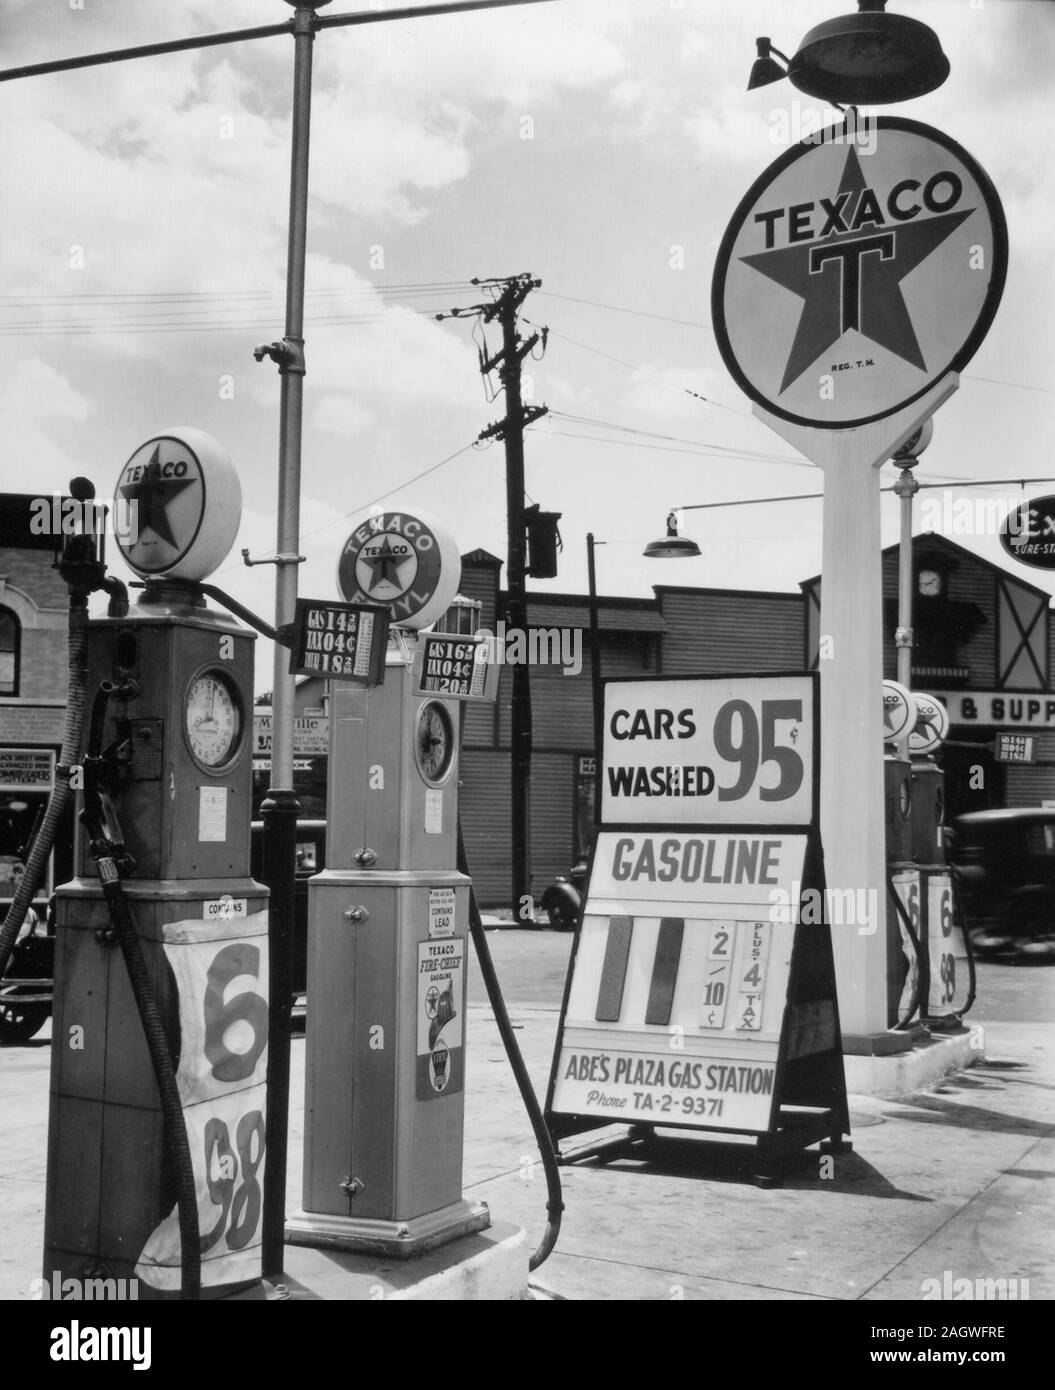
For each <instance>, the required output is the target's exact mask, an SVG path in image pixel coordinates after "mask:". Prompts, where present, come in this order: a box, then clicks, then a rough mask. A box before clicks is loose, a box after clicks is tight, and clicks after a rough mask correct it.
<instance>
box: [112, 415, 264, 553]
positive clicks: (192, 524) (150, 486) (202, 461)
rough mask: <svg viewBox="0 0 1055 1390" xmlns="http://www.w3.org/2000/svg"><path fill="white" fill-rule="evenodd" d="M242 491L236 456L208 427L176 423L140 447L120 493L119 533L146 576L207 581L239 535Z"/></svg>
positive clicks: (124, 474)
mask: <svg viewBox="0 0 1055 1390" xmlns="http://www.w3.org/2000/svg"><path fill="white" fill-rule="evenodd" d="M241 518H242V489H241V486H240V484H239V482H238V474H237V473H236V472H235V468H234V464H233V463H232V462H231V457H230V455H229V454H228V452H227V450H226V449H225V448H224V447H223V445H222V444H220V443H218V442H217V441H216V440H215V439H213V437H212V435H210V434H206V433H205V431H204V430H199V429H195V428H194V427H193V426H191V425H177V426H175V427H173V428H172V429H168V430H162V431H161V432H160V433H159V434H156V435H154V437H153V438H152V439H148V440H147V441H146V443H145V444H141V445H140V446H139V448H138V449H137V450H136V451H135V453H134V454H133V455H132V457H131V458H130V459H129V460H128V462H127V463H126V464H125V466H124V468H123V469H122V470H121V476H120V478H119V479H118V482H117V488H116V490H115V492H114V531H115V539H116V541H117V546H118V549H119V550H120V551H121V554H122V555H123V556H124V558H125V561H126V563H127V564H128V566H129V568H130V569H133V570H135V572H136V573H137V574H140V575H142V576H143V577H144V578H145V579H161V578H165V579H187V580H199V579H205V578H207V576H208V575H210V574H212V573H213V571H214V570H215V569H217V568H218V567H219V566H220V565H221V564H222V563H223V561H224V559H225V558H226V556H227V552H228V551H229V550H230V549H231V546H232V545H233V544H234V540H235V537H236V536H237V535H238V526H239V523H240V522H241Z"/></svg>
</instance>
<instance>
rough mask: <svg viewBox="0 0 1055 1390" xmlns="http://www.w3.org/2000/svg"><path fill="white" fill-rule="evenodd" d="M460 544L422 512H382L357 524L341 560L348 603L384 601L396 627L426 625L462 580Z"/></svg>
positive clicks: (341, 585) (340, 584) (444, 608)
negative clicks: (359, 524)
mask: <svg viewBox="0 0 1055 1390" xmlns="http://www.w3.org/2000/svg"><path fill="white" fill-rule="evenodd" d="M461 574H462V564H461V557H460V556H459V553H458V546H457V543H456V542H455V540H454V537H453V536H452V535H451V533H450V532H449V531H448V530H447V529H446V527H444V526H443V525H442V524H441V523H440V522H439V521H436V520H434V519H433V518H432V517H430V516H427V515H426V514H425V513H424V512H421V511H416V512H415V513H414V514H413V515H411V514H410V513H409V512H380V513H378V515H376V516H372V517H370V519H369V520H368V521H364V522H363V524H362V525H361V526H359V527H357V528H356V529H355V530H354V531H353V532H352V534H351V535H350V536H349V537H348V540H347V541H346V542H345V545H344V549H343V550H342V551H341V556H340V559H339V561H338V563H337V587H338V588H339V589H340V591H341V595H342V597H343V598H344V599H345V600H346V601H347V602H348V603H380V604H383V605H384V606H385V607H386V608H387V609H388V611H389V614H390V618H391V622H392V623H393V625H395V626H398V627H409V628H423V627H428V625H429V624H430V623H433V622H435V621H436V619H437V618H439V617H440V616H441V615H442V614H443V613H445V612H446V611H447V609H448V608H449V607H450V605H451V600H452V599H453V598H454V596H455V594H456V593H457V592H458V586H459V584H460V582H461Z"/></svg>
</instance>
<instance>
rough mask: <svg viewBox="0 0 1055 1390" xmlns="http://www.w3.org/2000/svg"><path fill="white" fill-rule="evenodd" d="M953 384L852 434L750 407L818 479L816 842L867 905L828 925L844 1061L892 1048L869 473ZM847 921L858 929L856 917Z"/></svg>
mask: <svg viewBox="0 0 1055 1390" xmlns="http://www.w3.org/2000/svg"><path fill="white" fill-rule="evenodd" d="M958 385H959V377H958V376H957V374H956V373H955V372H950V373H948V374H947V375H946V376H944V377H942V378H941V379H940V380H939V381H938V382H936V383H935V384H934V386H932V387H931V388H930V390H929V391H927V392H926V394H925V395H923V396H921V397H920V398H919V400H917V401H914V402H913V403H912V404H911V405H909V406H906V407H905V409H904V410H901V411H898V412H897V413H896V414H893V415H888V416H886V417H885V418H884V419H882V420H877V421H874V422H873V423H871V424H868V425H861V426H858V427H857V428H856V429H846V430H832V429H820V428H816V427H814V426H804V425H799V424H793V423H791V422H789V421H787V420H782V419H780V418H779V417H778V416H776V415H773V414H771V413H770V412H769V411H768V410H765V409H764V408H763V407H761V406H759V405H755V406H753V407H752V409H753V413H754V414H755V415H757V416H758V418H759V419H760V420H762V421H763V423H765V424H766V425H768V426H769V428H770V429H772V430H774V431H775V432H776V433H777V434H779V435H780V436H781V437H782V438H783V439H786V440H787V441H788V443H789V444H792V445H793V446H794V447H795V448H796V449H798V450H799V452H800V453H801V454H804V455H805V456H806V458H808V459H810V460H811V462H813V463H815V464H817V466H818V467H819V468H821V469H822V470H823V472H824V530H823V546H824V549H823V561H822V587H821V622H820V634H821V636H820V672H821V841H822V844H823V846H824V861H825V875H826V879H827V885H828V888H829V890H831V891H833V892H837V893H841V894H843V895H846V894H848V893H853V894H854V897H853V899H850V898H847V897H846V896H843V897H842V898H841V899H840V901H843V902H849V901H852V902H853V903H854V904H855V906H856V905H857V904H862V905H863V904H867V905H868V923H867V926H866V927H865V928H864V929H862V928H861V927H860V926H859V925H849V926H841V927H840V926H833V928H832V948H833V952H834V956H835V972H836V979H837V983H838V992H839V1018H840V1023H841V1025H842V1030H843V1047H844V1051H846V1052H875V1051H878V1050H880V1048H881V1047H882V1044H879V1043H877V1038H878V1036H879V1035H880V1034H882V1035H884V1037H886V1038H888V1039H889V1040H890V1043H891V1044H893V1043H894V1042H895V1041H896V1039H895V1038H892V1037H891V1036H890V1034H889V1032H888V1025H887V1014H888V1006H887V934H886V919H887V910H888V904H887V890H886V851H885V840H886V830H885V824H886V822H885V816H884V808H883V798H884V788H883V740H882V735H881V726H880V716H881V691H882V685H883V628H882V549H881V544H880V530H879V503H880V492H879V468H880V465H881V464H883V463H885V462H886V460H887V459H889V458H890V456H891V455H892V454H893V453H894V452H895V451H896V450H897V449H898V447H899V446H900V445H901V444H902V443H903V442H904V441H905V440H906V439H908V438H909V437H910V436H911V435H912V434H914V433H915V431H916V430H918V429H919V427H920V426H921V425H922V424H923V422H924V421H925V420H927V419H928V418H929V417H930V416H931V415H932V414H933V413H934V411H935V410H937V408H938V407H939V406H940V405H942V403H943V402H944V401H946V400H947V399H948V398H949V397H950V396H951V395H952V394H953V392H954V391H955V390H956V389H957V386H958ZM844 920H847V919H844ZM848 920H850V921H851V922H857V921H859V916H858V914H857V913H855V914H854V916H853V917H852V918H849V919H848ZM906 1040H907V1035H906Z"/></svg>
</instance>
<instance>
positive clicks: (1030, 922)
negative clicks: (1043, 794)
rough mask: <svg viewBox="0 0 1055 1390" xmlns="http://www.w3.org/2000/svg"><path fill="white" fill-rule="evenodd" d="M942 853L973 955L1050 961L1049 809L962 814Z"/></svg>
mask: <svg viewBox="0 0 1055 1390" xmlns="http://www.w3.org/2000/svg"><path fill="white" fill-rule="evenodd" d="M947 846H948V853H949V859H950V862H951V864H952V869H953V874H954V876H955V880H956V887H957V891H958V897H959V902H960V907H961V910H962V912H963V916H964V922H965V924H966V926H967V930H968V931H969V933H970V936H971V944H972V945H973V946H974V949H975V950H976V951H977V952H978V954H979V955H985V956H998V957H1003V958H1006V959H1011V960H1019V961H1025V960H1049V959H1050V960H1055V809H1053V810H1047V809H1044V808H1041V807H1025V808H1015V809H1007V810H994V811H971V812H968V813H967V814H965V815H962V816H959V817H957V819H956V820H955V821H954V822H953V825H952V833H951V834H947Z"/></svg>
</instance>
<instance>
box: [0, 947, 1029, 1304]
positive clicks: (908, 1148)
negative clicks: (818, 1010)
mask: <svg viewBox="0 0 1055 1390" xmlns="http://www.w3.org/2000/svg"><path fill="white" fill-rule="evenodd" d="M489 941H490V942H491V943H492V946H493V951H494V955H495V957H496V961H497V965H498V969H499V972H500V975H502V976H503V977H507V978H510V979H512V980H514V981H515V983H513V984H510V985H508V986H507V993H508V995H509V997H510V999H511V1012H512V1016H513V1021H514V1025H515V1027H516V1032H517V1036H518V1039H519V1040H520V1043H521V1046H522V1049H523V1052H524V1056H525V1058H526V1061H527V1064H528V1067H529V1069H530V1071H531V1075H532V1077H533V1080H534V1082H535V1085H536V1087H537V1089H538V1091H539V1093H540V1094H544V1091H545V1085H546V1081H547V1078H548V1072H549V1065H550V1058H551V1053H552V1047H553V1042H554V1036H555V1031H556V1025H557V1017H558V1013H557V1004H558V997H559V991H558V995H557V996H555V995H554V994H553V984H554V981H558V982H559V981H560V980H562V978H563V961H564V959H565V958H566V955H567V950H568V947H569V944H570V939H569V938H567V937H562V936H558V935H556V934H553V933H548V932H543V933H525V932H520V931H510V932H491V933H489ZM983 971H984V972H985V973H984V974H983V977H982V979H983V998H984V1001H985V1002H984V1005H983V1006H982V1007H981V1008H980V1013H981V1014H982V1015H983V1016H984V1015H986V1014H990V1015H991V1014H993V1013H1002V1014H1005V1015H1007V1014H1011V1015H1013V1016H1012V1017H1010V1018H1009V1019H1001V1018H996V1019H991V1020H990V1021H988V1022H987V1023H986V1034H987V1040H986V1060H985V1061H984V1062H983V1063H982V1064H981V1065H979V1066H977V1067H975V1068H974V1069H972V1070H971V1071H968V1072H964V1073H961V1074H958V1075H956V1076H954V1077H952V1078H950V1079H948V1080H946V1081H945V1082H943V1083H942V1084H940V1085H938V1086H935V1087H934V1088H932V1089H930V1090H927V1091H924V1092H920V1093H919V1094H916V1095H913V1096H910V1097H906V1098H903V1099H899V1100H892V1101H879V1100H874V1099H869V1098H867V1097H853V1098H852V1100H851V1111H852V1115H851V1119H852V1127H853V1142H854V1150H853V1152H852V1153H849V1154H846V1155H844V1156H839V1157H836V1158H835V1159H834V1162H833V1163H822V1162H821V1161H820V1159H819V1158H818V1157H817V1156H816V1155H815V1156H814V1157H813V1158H811V1160H810V1162H809V1164H808V1165H807V1166H806V1167H805V1168H803V1169H802V1170H801V1171H800V1172H798V1173H797V1174H796V1175H794V1176H792V1177H790V1178H789V1179H788V1180H787V1181H786V1182H785V1184H784V1186H783V1187H781V1188H778V1189H774V1190H762V1189H759V1188H757V1187H755V1186H753V1185H751V1184H748V1183H745V1182H743V1181H742V1180H739V1178H738V1177H737V1175H736V1174H734V1173H733V1172H730V1171H724V1170H722V1169H716V1168H715V1167H714V1165H713V1164H712V1163H710V1162H709V1161H705V1160H701V1159H700V1158H699V1157H698V1155H696V1153H695V1151H694V1150H692V1149H691V1148H690V1149H689V1150H688V1151H687V1152H686V1151H685V1150H681V1151H680V1152H679V1153H677V1154H674V1155H671V1156H669V1157H668V1158H666V1159H665V1160H664V1161H660V1162H655V1163H649V1164H645V1163H643V1162H642V1161H640V1160H638V1159H626V1160H620V1161H616V1162H611V1163H608V1164H606V1165H602V1164H600V1163H598V1162H596V1161H595V1162H592V1163H589V1164H585V1165H578V1166H570V1167H565V1168H563V1169H562V1174H563V1179H564V1189H565V1192H564V1199H565V1203H566V1212H565V1217H564V1224H563V1229H562V1231H561V1235H560V1240H559V1242H558V1245H557V1249H556V1253H555V1254H554V1255H553V1256H552V1257H551V1258H550V1259H549V1260H548V1262H547V1263H546V1264H545V1265H544V1266H543V1267H542V1268H541V1269H540V1270H539V1271H537V1273H536V1274H535V1275H533V1276H532V1285H533V1288H534V1290H535V1292H536V1294H537V1295H544V1294H546V1293H548V1294H550V1295H551V1296H555V1297H558V1298H561V1299H570V1300H606V1301H610V1300H620V1299H625V1300H633V1301H657V1300H668V1299H687V1300H719V1301H757V1300H780V1301H788V1302H790V1301H810V1302H816V1301H830V1300H864V1301H870V1302H876V1303H879V1302H886V1303H889V1304H890V1305H891V1307H893V1303H894V1301H901V1300H905V1301H906V1302H910V1303H916V1302H921V1303H922V1302H923V1301H925V1300H926V1299H927V1295H928V1292H929V1293H931V1294H932V1295H933V1294H934V1291H935V1289H939V1290H940V1289H941V1288H942V1286H943V1283H944V1286H945V1287H946V1288H951V1287H952V1285H951V1282H950V1281H952V1280H967V1281H970V1284H971V1287H972V1288H974V1286H975V1281H976V1280H1005V1281H1009V1282H1008V1284H1007V1285H1005V1286H1004V1287H1005V1288H1007V1289H1010V1290H1012V1291H1017V1292H1018V1294H1019V1297H1020V1299H1022V1298H1024V1296H1028V1299H1029V1300H1031V1301H1033V1302H1042V1301H1044V1300H1050V1299H1051V1298H1053V1297H1055V1241H1053V1239H1052V1236H1053V1232H1055V1184H1053V1183H1052V1179H1053V1178H1055V1127H1053V1124H1052V1107H1051V1095H1052V1092H1053V1090H1055V1030H1053V1029H1052V1028H1051V1024H1050V1020H1051V1017H1052V1009H1051V1003H1052V1000H1053V998H1055V969H1047V970H1042V969H1032V970H1030V969H1025V968H1024V969H1018V970H1016V969H1015V968H1014V967H983ZM989 971H992V972H993V973H992V974H991V976H990V975H989V973H988V972H989ZM473 973H474V974H475V972H473ZM987 979H988V980H991V983H989V984H986V980H987ZM522 995H527V996H529V997H527V998H522V997H521V996H522ZM480 1000H481V995H480V990H479V982H478V981H477V983H475V984H473V985H472V987H471V990H470V1007H469V1018H468V1032H467V1046H468V1053H467V1055H468V1083H467V1098H466V1099H467V1103H466V1146H465V1168H464V1183H465V1192H466V1195H467V1196H468V1197H470V1198H473V1199H477V1198H483V1199H486V1200H487V1201H488V1202H489V1204H490V1206H491V1210H492V1212H493V1213H494V1215H495V1218H496V1219H498V1220H502V1221H511V1222H514V1223H516V1224H518V1225H521V1226H523V1227H524V1228H525V1229H526V1230H527V1232H528V1237H529V1242H530V1243H531V1245H532V1246H533V1245H534V1243H535V1242H536V1241H537V1240H538V1239H539V1237H540V1235H541V1232H542V1230H543V1226H544V1221H545V1184H544V1181H543V1176H542V1172H541V1168H540V1166H539V1162H538V1155H537V1152H536V1151H535V1147H534V1143H533V1139H532V1135H531V1130H530V1126H529V1125H528V1122H527V1119H526V1116H525V1114H524V1110H523V1107H522V1104H521V1101H520V1098H519V1095H518V1094H517V1091H516V1088H515V1086H514V1084H513V1081H512V1078H511V1074H510V1071H509V1067H508V1063H507V1061H506V1058H505V1054H504V1051H503V1049H502V1045H501V1042H500V1039H499V1036H498V1031H497V1028H496V1026H495V1024H494V1020H493V1017H492V1015H491V1011H490V1008H489V1006H488V1005H486V1004H485V1003H483V1002H480ZM48 1054H49V1045H48V1043H47V1041H46V1040H41V1041H40V1042H38V1043H35V1044H33V1045H30V1046H28V1047H21V1048H9V1049H4V1050H3V1051H2V1053H0V1106H2V1113H3V1115H4V1117H5V1124H4V1131H3V1134H2V1136H0V1200H2V1201H3V1209H4V1211H5V1214H6V1231H5V1239H4V1241H3V1242H2V1243H0V1297H2V1298H5V1299H27V1298H29V1297H30V1281H31V1280H32V1279H33V1278H34V1277H35V1275H36V1274H37V1272H38V1270H39V1261H40V1250H41V1240H42V1220H43V1216H42V1208H43V1190H44V1163H45V1127H46V1113H47V1070H48ZM303 1061H304V1042H303V1039H302V1038H299V1039H297V1040H296V1041H295V1042H294V1045H293V1076H294V1082H295V1086H294V1094H293V1097H292V1105H291V1146H292V1147H291V1161H290V1175H289V1203H290V1210H293V1209H295V1208H296V1207H297V1206H299V1204H300V1178H299V1162H300V1158H299V1154H300V1149H301V1144H302V1142H303V1125H302V1095H303ZM928 1281H936V1282H935V1283H930V1282H928ZM1010 1281H1017V1282H1015V1283H1012V1282H1010ZM1026 1281H1028V1289H1027V1288H1026ZM961 1287H962V1286H961ZM986 1287H987V1286H985V1285H978V1288H979V1289H980V1290H982V1291H983V1292H984V1291H985V1289H986ZM988 1287H991V1288H995V1289H997V1290H999V1287H1000V1286H988ZM937 1296H938V1297H940V1296H941V1294H940V1293H938V1294H937ZM934 1311H935V1307H934V1304H933V1303H932V1304H931V1306H930V1312H929V1313H928V1317H929V1320H930V1321H931V1322H933V1321H934V1318H933V1317H931V1316H930V1314H931V1313H933V1312H934ZM959 1311H961V1312H962V1311H963V1309H962V1308H961V1309H960V1310H959ZM1037 1311H1038V1315H1039V1314H1040V1313H1041V1309H1039V1308H1038V1310H1037ZM921 1312H922V1310H921ZM989 1312H990V1313H992V1312H993V1310H992V1309H989Z"/></svg>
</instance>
